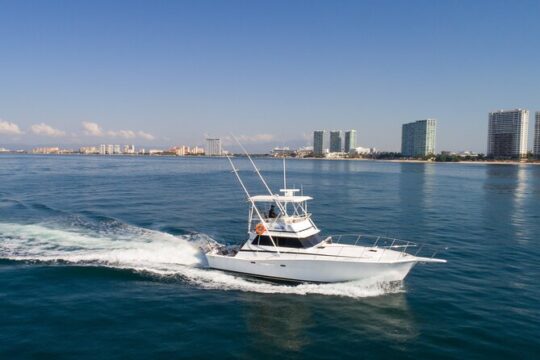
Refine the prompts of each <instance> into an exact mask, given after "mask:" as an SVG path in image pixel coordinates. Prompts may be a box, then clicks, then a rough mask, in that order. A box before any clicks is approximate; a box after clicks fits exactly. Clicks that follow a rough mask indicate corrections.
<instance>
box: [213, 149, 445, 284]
mask: <svg viewBox="0 0 540 360" xmlns="http://www.w3.org/2000/svg"><path fill="white" fill-rule="evenodd" d="M246 155H247V153H246ZM247 156H248V158H249V160H250V161H251V164H252V165H253V167H254V168H255V172H256V173H257V174H258V176H259V177H260V180H261V181H262V183H263V184H264V186H265V187H266V189H267V190H268V194H264V195H255V196H251V195H250V194H249V192H248V190H247V188H246V186H245V185H244V182H243V181H242V179H241V178H240V175H239V173H238V169H237V168H235V166H234V163H233V161H232V160H231V158H230V157H228V160H229V162H230V164H231V166H232V168H233V172H234V174H235V175H236V177H237V179H238V181H239V183H240V185H241V186H242V188H243V190H244V192H245V194H246V196H247V200H248V202H249V204H250V210H249V219H248V231H247V235H248V236H247V241H245V243H244V244H243V245H241V246H223V245H218V244H213V245H211V246H209V248H208V249H207V252H206V258H207V260H208V265H209V267H210V268H213V269H218V270H224V271H229V272H234V273H240V274H245V275H250V276H255V277H262V278H268V279H274V280H286V281H294V282H315V283H333V282H345V281H356V280H364V279H373V280H380V281H398V280H403V279H404V278H405V276H407V274H408V273H409V271H410V270H411V269H412V268H413V267H414V266H415V265H416V264H417V263H445V262H446V260H443V259H437V258H435V253H432V254H431V256H429V257H422V256H417V255H418V253H419V252H420V251H421V250H422V248H423V247H419V246H418V244H415V243H412V242H407V241H400V240H397V239H391V238H383V237H372V236H366V235H354V236H351V235H346V236H345V235H338V236H321V230H320V229H319V228H318V227H317V226H316V225H315V222H314V221H313V218H312V216H311V214H310V213H309V212H308V201H310V200H312V198H311V197H310V196H305V195H303V193H301V192H300V190H299V189H289V188H287V181H286V172H285V160H283V161H284V162H283V164H284V166H283V179H284V180H283V183H284V188H283V189H281V190H280V192H279V193H278V194H275V193H272V191H271V190H270V188H269V187H268V185H267V183H266V181H265V180H264V178H263V177H262V175H261V174H260V172H259V170H258V169H257V167H256V166H255V163H254V162H253V160H252V159H251V157H249V155H247ZM347 239H348V240H347ZM411 250H416V252H415V254H414V255H413V254H412V253H411V252H410V251H411Z"/></svg>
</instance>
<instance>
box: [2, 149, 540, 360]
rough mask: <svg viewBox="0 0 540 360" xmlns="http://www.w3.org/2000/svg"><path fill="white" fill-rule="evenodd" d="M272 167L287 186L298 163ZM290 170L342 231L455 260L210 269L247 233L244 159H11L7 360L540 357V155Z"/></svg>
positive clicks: (265, 163) (316, 163)
mask: <svg viewBox="0 0 540 360" xmlns="http://www.w3.org/2000/svg"><path fill="white" fill-rule="evenodd" d="M256 161H257V163H258V165H259V167H260V169H261V171H262V173H263V175H265V176H266V177H267V180H268V182H269V183H270V185H271V186H272V187H273V188H274V189H276V190H277V189H279V188H280V187H281V180H282V168H281V166H282V163H281V161H279V160H273V159H257V160H256ZM236 162H237V164H238V167H239V168H241V175H242V177H243V178H244V179H245V181H246V183H247V185H248V187H249V188H250V190H252V192H253V193H263V190H264V188H263V187H262V186H260V184H259V183H258V181H257V178H256V175H255V174H254V173H253V171H252V170H251V169H250V168H249V163H248V162H247V161H246V159H236ZM287 169H288V172H287V173H288V182H289V184H290V185H293V184H295V185H296V186H297V187H299V186H302V188H303V191H304V193H305V194H309V195H311V196H313V197H314V199H315V200H314V201H313V202H312V203H311V204H310V212H312V213H313V217H314V220H315V222H316V224H317V225H318V226H319V227H320V228H321V229H322V230H323V232H324V233H326V234H337V233H364V234H373V235H387V236H393V237H399V238H400V239H405V240H410V241H416V242H420V243H427V244H431V245H433V246H436V247H440V248H443V249H444V248H446V250H444V251H442V252H440V253H438V254H437V256H438V257H441V258H445V259H447V260H448V263H446V264H423V265H422V264H421V265H418V266H417V267H415V268H414V269H413V270H412V272H411V273H410V274H409V276H408V277H407V278H406V279H405V281H404V282H403V283H402V284H398V285H397V286H383V285H384V284H366V283H344V284H323V285H315V284H300V285H289V284H281V283H271V282H262V281H256V280H253V279H248V278H243V277H238V276H235V275H231V274H226V273H222V272H219V271H214V270H209V269H206V268H205V266H204V257H203V256H201V254H200V252H199V251H198V250H197V247H198V245H200V244H202V243H205V242H207V241H217V242H220V243H224V244H239V243H241V242H242V241H243V240H244V239H245V237H246V228H247V223H246V221H247V215H248V211H247V203H246V200H245V196H244V194H243V192H242V190H241V188H240V186H239V185H238V183H237V181H236V179H235V178H234V175H233V174H232V173H231V171H230V168H229V165H228V163H227V160H226V159H219V158H176V157H98V156H96V157H93V156H39V155H1V156H0V358H1V359H15V358H17V359H30V358H31V359H95V358H103V359H125V358H128V359H148V358H163V359H183V358H186V359H206V358H212V359H227V358H238V359H281V358H286V359H304V358H307V359H327V358H339V359H353V358H354V359H358V358H365V359H398V358H399V359H535V358H536V359H537V358H538V356H539V355H538V354H540V284H539V282H540V248H539V246H540V238H539V234H540V166H534V165H485V164H428V163H392V162H376V161H339V160H335V161H326V160H290V161H288V162H287Z"/></svg>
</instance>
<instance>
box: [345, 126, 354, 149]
mask: <svg viewBox="0 0 540 360" xmlns="http://www.w3.org/2000/svg"><path fill="white" fill-rule="evenodd" d="M355 148H356V130H349V131H346V132H345V152H346V153H348V152H350V151H351V150H352V149H355Z"/></svg>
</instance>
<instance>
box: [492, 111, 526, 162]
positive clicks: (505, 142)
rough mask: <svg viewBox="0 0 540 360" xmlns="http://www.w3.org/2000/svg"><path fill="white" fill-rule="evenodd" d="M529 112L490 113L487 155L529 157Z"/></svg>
mask: <svg viewBox="0 0 540 360" xmlns="http://www.w3.org/2000/svg"><path fill="white" fill-rule="evenodd" d="M528 133H529V110H522V109H514V110H506V111H505V110H499V111H495V112H490V113H489V126H488V148H487V154H488V156H492V157H499V158H521V157H526V156H527V137H528Z"/></svg>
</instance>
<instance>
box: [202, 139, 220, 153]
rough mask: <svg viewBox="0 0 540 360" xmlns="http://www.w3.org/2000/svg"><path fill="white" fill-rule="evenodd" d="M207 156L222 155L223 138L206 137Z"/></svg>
mask: <svg viewBox="0 0 540 360" xmlns="http://www.w3.org/2000/svg"><path fill="white" fill-rule="evenodd" d="M205 154H206V156H221V155H223V150H222V149H221V139H219V138H207V139H206V150H205Z"/></svg>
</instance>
